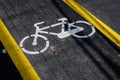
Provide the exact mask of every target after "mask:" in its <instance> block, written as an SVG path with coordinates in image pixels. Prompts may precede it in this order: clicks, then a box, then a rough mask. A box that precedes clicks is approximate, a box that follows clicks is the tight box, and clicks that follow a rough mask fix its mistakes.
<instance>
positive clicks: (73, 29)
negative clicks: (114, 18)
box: [20, 18, 96, 54]
mask: <svg viewBox="0 0 120 80" xmlns="http://www.w3.org/2000/svg"><path fill="white" fill-rule="evenodd" d="M58 21H59V23H56V24H53V25H50V26H46V27H43V28H40V27H39V25H41V24H43V23H44V22H43V21H42V22H38V23H35V24H34V27H35V28H36V31H35V34H32V35H30V36H26V37H24V38H23V39H22V40H21V42H20V47H21V49H22V50H23V52H25V53H27V54H39V53H43V52H45V51H46V50H47V49H48V48H49V40H48V38H47V37H45V36H43V35H40V33H42V34H49V35H56V36H57V37H58V38H66V37H68V36H71V35H72V36H74V37H77V38H88V37H90V36H92V35H93V34H94V33H95V32H96V31H95V28H94V27H93V26H92V25H91V24H90V23H88V22H86V21H76V22H72V23H68V22H67V18H60V19H58ZM75 24H86V25H87V26H89V27H90V29H91V32H90V33H89V34H85V35H78V34H76V33H79V32H81V31H83V30H84V28H83V27H80V26H77V25H75ZM60 25H61V32H60V33H55V32H48V31H44V30H46V29H49V28H51V27H57V26H60ZM66 25H67V27H68V28H67V30H65V26H66ZM38 38H42V39H43V40H44V41H45V46H44V47H43V48H42V49H41V50H38V51H31V50H28V49H26V48H24V44H25V41H26V40H27V41H29V40H30V39H32V46H36V45H38V42H37V41H38ZM28 39H29V40H28ZM27 41H26V42H27Z"/></svg>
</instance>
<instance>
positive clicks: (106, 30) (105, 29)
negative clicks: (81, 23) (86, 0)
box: [63, 0, 120, 47]
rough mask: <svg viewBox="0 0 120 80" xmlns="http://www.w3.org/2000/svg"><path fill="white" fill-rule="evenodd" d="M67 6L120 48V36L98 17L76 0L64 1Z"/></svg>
mask: <svg viewBox="0 0 120 80" xmlns="http://www.w3.org/2000/svg"><path fill="white" fill-rule="evenodd" d="M63 1H64V2H65V3H66V4H68V5H69V6H70V7H71V8H72V9H73V10H75V11H76V12H77V13H78V14H79V15H81V16H82V17H83V18H85V19H86V20H87V21H89V22H90V23H91V24H92V25H94V26H95V27H96V28H97V29H98V30H99V31H100V32H102V33H103V34H104V35H105V36H106V37H107V38H108V39H109V40H111V41H112V42H113V43H115V44H116V45H117V46H118V47H120V35H119V34H118V33H117V32H115V31H114V30H113V29H111V28H110V27H109V26H108V25H106V24H105V23H103V22H102V21H101V20H99V19H98V18H97V17H95V16H94V15H93V14H92V13H90V12H89V11H88V10H86V9H85V8H84V7H82V6H81V5H80V4H79V3H78V2H76V1H75V0H63Z"/></svg>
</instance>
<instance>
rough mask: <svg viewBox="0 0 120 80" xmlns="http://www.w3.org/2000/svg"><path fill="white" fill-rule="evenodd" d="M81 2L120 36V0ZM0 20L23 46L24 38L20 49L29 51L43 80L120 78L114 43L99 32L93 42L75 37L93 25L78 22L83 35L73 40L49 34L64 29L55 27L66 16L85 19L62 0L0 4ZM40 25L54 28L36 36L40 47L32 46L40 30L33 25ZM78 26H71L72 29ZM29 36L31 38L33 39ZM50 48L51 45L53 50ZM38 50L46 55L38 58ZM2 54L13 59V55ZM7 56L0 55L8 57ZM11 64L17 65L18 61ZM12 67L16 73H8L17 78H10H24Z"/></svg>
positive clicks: (119, 50) (119, 56)
mask: <svg viewBox="0 0 120 80" xmlns="http://www.w3.org/2000/svg"><path fill="white" fill-rule="evenodd" d="M77 1H78V2H79V3H80V4H81V5H83V6H84V7H85V8H86V9H88V10H89V11H91V12H92V13H93V14H94V15H95V16H97V17H98V18H100V19H101V20H102V21H104V22H105V23H106V24H107V25H109V26H111V28H113V29H114V30H115V31H116V32H118V33H120V26H119V23H120V22H119V18H120V15H119V13H120V8H119V5H120V1H119V0H115V1H113V0H106V1H105V0H98V1H92V0H89V1H88V0H77ZM0 17H1V18H2V20H3V21H4V23H5V24H6V25H7V28H8V29H9V31H10V33H11V34H12V36H13V37H14V39H15V40H16V41H17V43H18V44H20V43H21V42H22V40H23V43H21V44H22V47H21V49H22V48H24V49H26V50H28V51H29V52H28V51H26V50H24V54H25V55H26V56H27V58H28V59H29V60H30V62H31V64H32V65H33V67H34V68H35V70H36V71H37V73H38V75H39V76H40V77H41V79H42V80H119V79H120V54H119V53H120V48H118V47H117V46H115V45H114V44H113V43H112V42H110V41H109V40H108V39H107V38H106V37H105V36H104V35H102V33H100V32H99V31H98V30H96V32H95V34H93V35H92V36H90V37H88V38H78V37H76V36H80V35H85V34H89V33H90V32H91V28H90V26H88V25H86V24H80V25H79V24H78V25H79V26H80V27H81V26H82V27H83V28H84V31H82V32H80V33H77V34H76V33H75V34H74V35H76V36H72V35H73V34H72V32H71V33H70V34H72V35H71V36H70V35H69V36H67V35H68V34H67V33H66V34H64V35H62V37H64V38H60V37H58V35H51V34H52V33H50V32H55V33H57V34H59V33H60V30H61V26H58V27H52V26H51V25H52V24H56V23H58V22H60V21H58V19H60V18H67V19H68V21H67V23H72V22H76V21H80V20H82V21H85V20H84V19H83V18H82V17H81V16H79V15H78V14H77V13H75V12H74V11H73V10H72V9H71V8H69V7H68V6H67V5H66V4H65V3H63V2H62V0H7V1H5V0H0ZM38 22H39V25H37V26H38V27H40V28H43V27H44V28H45V27H47V26H50V28H49V27H48V28H45V29H43V30H42V31H48V33H44V32H39V35H42V36H39V37H38V38H37V42H38V43H37V46H33V45H32V43H33V39H34V36H35V32H36V30H38V29H36V28H35V25H34V24H37V23H38ZM43 22H44V23H43ZM75 25H77V24H75ZM78 25H77V26H78ZM68 28H69V27H68V25H65V28H64V29H65V31H68ZM75 28H76V27H72V28H70V30H74V29H75ZM33 34H34V35H33ZM27 36H30V38H29V37H27ZM65 36H67V37H65ZM24 39H25V40H24ZM44 39H45V40H44ZM48 42H49V43H50V44H48ZM46 44H47V46H49V47H48V48H47V46H46ZM44 46H46V47H45V50H43V51H41V49H43V47H44ZM33 51H34V52H36V51H41V52H42V53H39V54H38V53H35V54H33ZM2 55H4V56H7V58H8V55H6V54H2ZM2 55H1V57H3V56H2ZM4 60H5V59H4ZM9 60H10V59H9ZM10 62H11V61H10ZM8 63H9V62H8ZM2 64H3V63H2ZM10 65H13V63H11V64H10ZM13 66H14V65H13ZM9 68H10V69H12V70H13V72H15V73H17V74H12V72H10V73H9V72H8V75H10V74H11V76H13V75H14V76H16V78H12V79H7V80H18V79H21V78H20V77H17V76H19V73H18V72H16V68H15V67H14V68H12V66H10V67H9ZM14 69H15V71H14ZM2 70H3V73H4V71H5V69H4V68H3V69H2ZM3 76H4V77H2V78H6V77H7V76H6V75H3ZM0 77H1V75H0ZM17 78H18V79H17ZM4 80H5V79H4Z"/></svg>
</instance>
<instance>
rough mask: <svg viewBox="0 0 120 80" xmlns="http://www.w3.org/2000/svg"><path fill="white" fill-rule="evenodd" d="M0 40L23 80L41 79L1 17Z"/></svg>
mask: <svg viewBox="0 0 120 80" xmlns="http://www.w3.org/2000/svg"><path fill="white" fill-rule="evenodd" d="M0 40H1V42H2V43H3V45H4V46H5V48H6V49H7V51H8V54H9V56H10V57H11V59H12V61H13V62H14V64H15V66H16V67H17V69H18V71H19V72H20V74H21V76H22V78H23V79H24V80H41V79H40V78H39V76H38V74H37V73H36V71H35V70H34V68H33V67H32V65H31V64H30V62H29V61H28V59H27V58H26V56H25V55H24V54H23V52H22V51H21V49H20V48H19V46H18V45H17V43H16V41H15V40H14V39H13V37H12V35H11V34H10V33H9V31H8V29H7V28H6V26H5V24H4V23H3V21H2V20H1V19H0ZM11 74H12V73H11ZM6 77H7V76H6Z"/></svg>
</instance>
